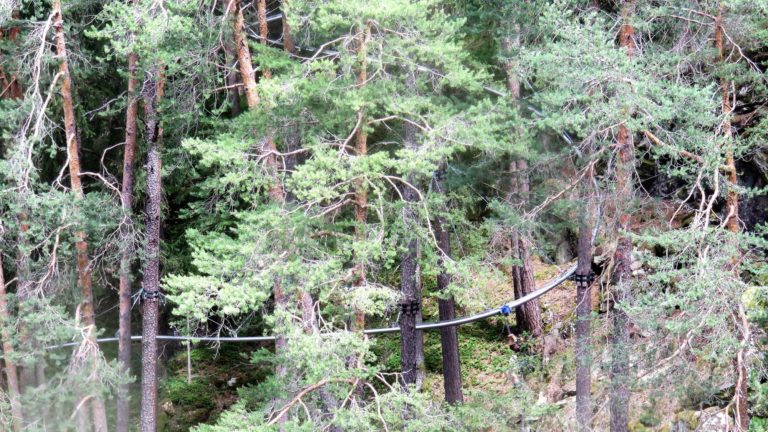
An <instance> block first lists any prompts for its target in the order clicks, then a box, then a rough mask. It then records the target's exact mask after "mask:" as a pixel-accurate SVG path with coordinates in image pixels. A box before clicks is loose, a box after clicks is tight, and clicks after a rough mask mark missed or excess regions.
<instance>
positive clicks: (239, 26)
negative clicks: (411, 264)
mask: <svg viewBox="0 0 768 432" xmlns="http://www.w3.org/2000/svg"><path fill="white" fill-rule="evenodd" d="M231 4H232V9H233V10H232V11H229V10H228V11H227V12H232V33H233V35H234V38H235V52H236V53H237V64H238V66H239V67H240V79H242V80H243V88H244V90H245V101H246V103H247V104H248V108H253V107H255V106H256V105H258V104H259V94H258V92H257V91H256V77H255V75H254V73H253V63H252V60H251V50H250V49H249V48H248V38H247V37H246V34H245V18H244V17H243V10H242V8H241V0H232V2H231Z"/></svg>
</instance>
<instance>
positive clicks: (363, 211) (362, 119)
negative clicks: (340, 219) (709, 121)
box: [353, 23, 371, 331]
mask: <svg viewBox="0 0 768 432" xmlns="http://www.w3.org/2000/svg"><path fill="white" fill-rule="evenodd" d="M370 38H371V24H370V23H367V24H366V26H365V28H363V29H360V33H359V34H358V35H357V38H356V47H355V48H356V51H357V63H358V71H357V80H356V85H357V87H358V88H363V87H365V84H366V81H368V41H369V40H370ZM366 123H367V120H366V113H365V108H360V109H359V110H358V112H357V125H358V126H357V127H358V129H357V133H356V134H355V150H356V153H357V157H359V158H364V157H367V156H368V133H367V132H366V130H365V128H366ZM367 222H368V186H367V185H366V183H365V180H362V179H360V180H357V181H356V182H355V240H356V241H364V240H365V237H366V233H365V231H366V230H365V225H366V223H367ZM355 276H356V283H357V285H358V286H363V285H365V283H366V276H365V262H364V261H363V259H362V258H358V262H357V263H356V264H355ZM353 328H354V329H355V330H357V331H363V329H364V328H365V311H361V310H356V311H355V322H354V325H353Z"/></svg>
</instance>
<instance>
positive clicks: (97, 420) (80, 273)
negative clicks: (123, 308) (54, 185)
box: [53, 0, 108, 432]
mask: <svg viewBox="0 0 768 432" xmlns="http://www.w3.org/2000/svg"><path fill="white" fill-rule="evenodd" d="M53 28H54V31H55V39H56V55H57V57H58V58H59V75H60V77H61V78H60V79H61V97H62V105H63V107H64V130H65V137H66V141H67V142H66V148H67V158H68V160H69V180H70V183H71V189H72V193H73V194H74V196H75V199H77V200H82V199H83V198H84V192H83V186H82V180H81V178H80V176H81V167H80V140H79V137H78V133H77V130H76V124H75V110H74V101H73V96H72V78H71V76H70V72H69V64H68V58H67V48H66V40H65V35H64V20H63V16H62V10H61V2H60V1H59V0H54V2H53ZM75 248H76V250H77V280H78V286H79V287H80V290H81V292H82V302H81V303H80V306H79V308H78V309H79V310H78V313H79V315H80V320H81V322H82V323H83V324H84V325H85V326H86V329H87V330H86V334H87V343H89V344H93V345H94V346H95V348H94V349H93V350H91V351H90V352H91V353H92V354H91V358H88V359H86V361H88V365H87V366H86V367H90V368H94V367H95V363H96V360H97V359H96V358H95V356H98V355H99V349H98V345H97V344H96V320H95V318H94V310H93V287H92V280H91V272H92V271H93V270H92V269H91V268H90V265H91V264H90V259H89V256H88V241H87V238H86V234H85V232H84V231H82V230H79V231H76V232H75ZM90 406H91V411H92V413H93V414H92V416H93V417H92V419H93V424H94V428H95V430H96V431H97V432H106V431H107V429H108V426H107V413H106V408H105V406H104V401H103V400H102V399H101V396H100V395H95V396H93V399H92V401H91V402H90Z"/></svg>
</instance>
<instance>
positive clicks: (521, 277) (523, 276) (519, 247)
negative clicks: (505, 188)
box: [510, 159, 542, 337]
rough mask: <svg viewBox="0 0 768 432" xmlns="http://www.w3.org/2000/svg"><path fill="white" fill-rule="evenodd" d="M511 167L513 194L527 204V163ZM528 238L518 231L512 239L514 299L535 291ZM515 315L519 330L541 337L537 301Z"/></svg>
mask: <svg viewBox="0 0 768 432" xmlns="http://www.w3.org/2000/svg"><path fill="white" fill-rule="evenodd" d="M512 165H513V166H516V168H515V170H514V174H516V175H517V181H516V182H514V184H515V185H516V186H517V190H516V191H514V192H515V193H516V194H517V196H519V197H520V199H521V200H522V201H523V202H526V203H527V202H528V199H529V191H530V186H529V181H528V162H526V161H525V160H523V159H519V160H518V161H517V162H512ZM510 171H511V170H510ZM528 237H529V235H528V234H526V233H524V232H521V231H519V232H517V233H515V235H514V236H513V239H512V242H513V251H512V253H513V254H514V255H515V256H517V259H518V260H520V264H519V265H516V266H514V268H513V274H514V275H515V277H514V278H513V281H514V285H515V286H514V288H515V298H522V297H524V296H526V295H528V294H530V293H532V292H533V291H535V290H536V280H535V279H534V277H533V264H532V262H531V253H530V247H529V240H528ZM515 313H516V314H517V315H516V317H517V320H518V321H517V323H518V327H519V328H520V329H521V330H523V331H527V332H529V333H530V334H531V335H532V336H534V337H539V336H541V334H542V323H541V306H540V305H539V300H538V299H536V300H532V301H529V302H527V303H525V304H524V305H522V306H520V307H518V308H516V309H515Z"/></svg>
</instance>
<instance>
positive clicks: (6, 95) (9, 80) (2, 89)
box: [0, 9, 24, 99]
mask: <svg viewBox="0 0 768 432" xmlns="http://www.w3.org/2000/svg"><path fill="white" fill-rule="evenodd" d="M19 16H20V12H19V10H18V9H14V10H13V12H11V17H12V18H13V19H18V18H19ZM5 33H8V40H9V41H11V42H15V41H16V39H17V38H18V37H19V33H21V29H20V28H19V27H13V28H11V29H9V30H4V29H2V28H0V42H2V40H3V39H4V38H5ZM2 59H3V56H2V54H0V63H2ZM23 97H24V93H23V91H22V88H21V83H20V82H19V80H18V79H17V77H16V75H15V74H13V73H10V75H8V73H6V71H5V70H4V69H3V67H2V65H0V99H22V98H23Z"/></svg>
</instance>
